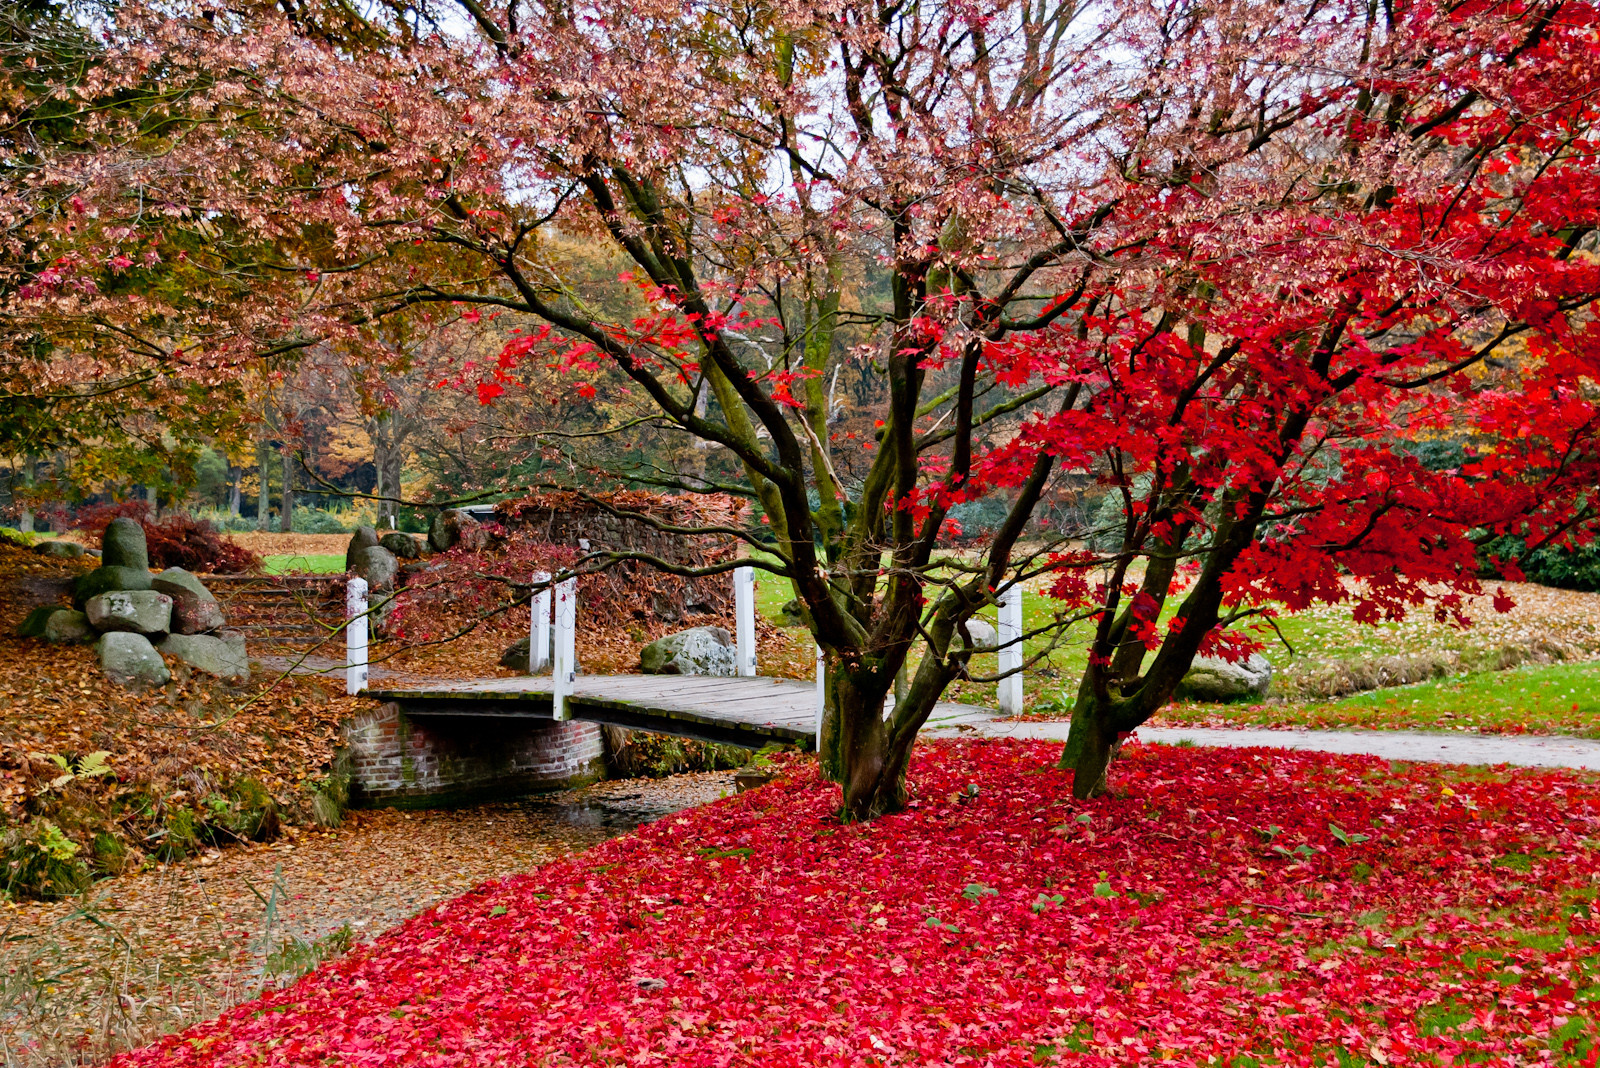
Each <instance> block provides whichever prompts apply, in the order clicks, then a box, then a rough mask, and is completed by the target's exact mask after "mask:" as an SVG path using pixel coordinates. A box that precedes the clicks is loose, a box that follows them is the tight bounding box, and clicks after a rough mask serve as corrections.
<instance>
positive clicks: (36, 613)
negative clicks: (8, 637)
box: [17, 604, 61, 638]
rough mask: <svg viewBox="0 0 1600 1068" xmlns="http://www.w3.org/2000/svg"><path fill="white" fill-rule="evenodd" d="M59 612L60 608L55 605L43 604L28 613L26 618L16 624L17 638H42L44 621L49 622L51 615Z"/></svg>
mask: <svg viewBox="0 0 1600 1068" xmlns="http://www.w3.org/2000/svg"><path fill="white" fill-rule="evenodd" d="M59 611H61V606H60V605H55V604H45V605H40V606H39V607H38V608H35V609H34V610H33V611H31V612H29V613H28V617H27V618H26V619H24V620H23V621H22V622H21V623H20V624H18V626H17V637H19V638H43V637H44V625H45V623H46V621H48V620H49V618H50V617H51V615H53V614H54V613H56V612H59Z"/></svg>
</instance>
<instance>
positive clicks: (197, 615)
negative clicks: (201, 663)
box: [150, 567, 227, 634]
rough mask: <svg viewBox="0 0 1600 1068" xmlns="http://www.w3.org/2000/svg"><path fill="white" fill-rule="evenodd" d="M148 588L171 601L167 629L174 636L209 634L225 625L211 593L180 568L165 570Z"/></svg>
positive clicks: (220, 606) (192, 575)
mask: <svg viewBox="0 0 1600 1068" xmlns="http://www.w3.org/2000/svg"><path fill="white" fill-rule="evenodd" d="M150 588H151V589H153V590H155V591H156V592H157V593H164V594H166V595H167V596H168V597H171V598H172V627H171V630H172V632H173V633H175V634H209V633H210V632H212V631H214V630H221V629H222V627H223V626H224V625H225V624H226V622H227V620H226V618H225V617H224V615H223V612H222V605H220V604H218V603H217V599H216V597H215V596H213V595H212V593H211V591H210V590H208V589H206V587H205V584H204V583H203V582H201V581H200V580H199V578H197V577H196V576H195V575H194V574H193V573H191V572H188V571H185V570H184V569H183V568H181V567H169V568H167V569H166V570H165V571H163V572H161V573H160V574H159V575H157V576H155V577H154V578H152V579H151V580H150Z"/></svg>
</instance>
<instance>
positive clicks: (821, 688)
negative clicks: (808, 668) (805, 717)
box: [816, 645, 828, 753]
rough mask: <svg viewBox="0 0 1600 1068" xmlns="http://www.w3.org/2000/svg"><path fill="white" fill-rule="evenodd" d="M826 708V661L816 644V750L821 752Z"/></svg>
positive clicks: (820, 648) (820, 647)
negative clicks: (823, 718) (823, 719)
mask: <svg viewBox="0 0 1600 1068" xmlns="http://www.w3.org/2000/svg"><path fill="white" fill-rule="evenodd" d="M827 709H828V662H827V660H826V659H825V658H824V657H823V655H822V646H820V645H819V646H817V727H816V730H817V752H819V753H820V752H822V717H823V713H825V712H826V711H827Z"/></svg>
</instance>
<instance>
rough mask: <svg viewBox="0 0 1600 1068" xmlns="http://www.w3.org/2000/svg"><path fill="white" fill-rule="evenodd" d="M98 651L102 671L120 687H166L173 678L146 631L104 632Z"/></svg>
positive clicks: (97, 647) (97, 646) (96, 648)
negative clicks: (135, 632) (147, 636)
mask: <svg viewBox="0 0 1600 1068" xmlns="http://www.w3.org/2000/svg"><path fill="white" fill-rule="evenodd" d="M95 652H97V653H99V654H100V670H102V671H104V672H105V673H106V677H107V678H109V679H110V680H111V681H112V682H115V683H117V684H118V685H119V686H128V687H132V688H141V689H142V688H144V687H146V686H165V685H166V684H167V683H168V681H170V680H171V678H172V672H170V671H168V670H167V664H166V661H164V660H162V659H161V654H160V653H158V652H156V647H155V646H153V645H151V644H150V639H149V638H146V637H145V636H144V635H143V634H134V633H133V632H131V631H125V630H114V631H112V632H111V633H109V634H102V635H101V636H100V643H99V644H98V645H96V646H95Z"/></svg>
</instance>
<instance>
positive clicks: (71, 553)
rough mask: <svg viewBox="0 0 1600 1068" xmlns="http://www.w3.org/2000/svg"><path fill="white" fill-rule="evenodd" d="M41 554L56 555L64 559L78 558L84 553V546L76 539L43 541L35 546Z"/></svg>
mask: <svg viewBox="0 0 1600 1068" xmlns="http://www.w3.org/2000/svg"><path fill="white" fill-rule="evenodd" d="M33 551H34V552H36V553H38V554H39V555H40V556H54V557H58V558H60V559H62V560H76V559H78V557H80V556H82V555H83V546H81V545H79V544H78V543H77V542H75V541H41V542H40V543H39V544H37V545H35V546H34V547H33Z"/></svg>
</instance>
